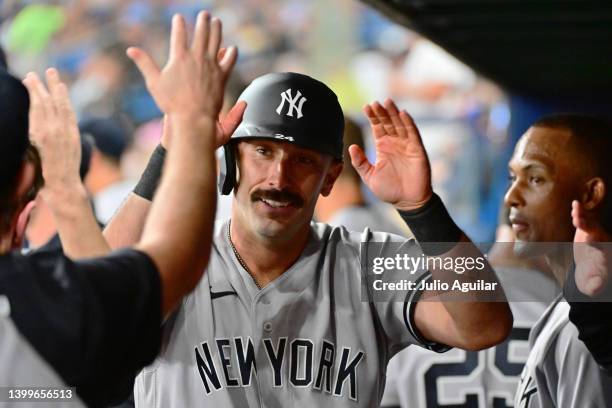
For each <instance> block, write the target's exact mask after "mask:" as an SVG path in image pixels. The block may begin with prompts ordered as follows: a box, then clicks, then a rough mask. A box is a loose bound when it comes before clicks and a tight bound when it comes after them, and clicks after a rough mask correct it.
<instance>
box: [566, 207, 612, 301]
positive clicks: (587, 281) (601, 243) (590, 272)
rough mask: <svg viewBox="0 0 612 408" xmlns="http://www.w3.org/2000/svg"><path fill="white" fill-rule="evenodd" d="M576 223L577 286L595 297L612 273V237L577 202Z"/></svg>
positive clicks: (574, 213) (575, 256) (574, 220)
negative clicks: (611, 272)
mask: <svg viewBox="0 0 612 408" xmlns="http://www.w3.org/2000/svg"><path fill="white" fill-rule="evenodd" d="M572 223H573V224H574V227H576V234H575V235H574V262H575V264H576V286H577V287H578V289H579V290H580V291H581V292H582V293H584V294H585V295H588V296H594V295H597V294H598V293H599V292H601V290H602V289H603V288H604V286H605V285H606V283H607V282H608V279H609V274H610V271H611V270H612V243H610V242H611V241H612V236H611V235H610V234H609V233H608V232H606V231H605V230H604V229H603V227H602V225H601V224H600V223H599V221H598V220H596V219H594V217H593V216H592V215H590V214H588V213H587V211H585V209H584V208H582V206H581V205H580V202H578V201H576V200H574V201H573V202H572Z"/></svg>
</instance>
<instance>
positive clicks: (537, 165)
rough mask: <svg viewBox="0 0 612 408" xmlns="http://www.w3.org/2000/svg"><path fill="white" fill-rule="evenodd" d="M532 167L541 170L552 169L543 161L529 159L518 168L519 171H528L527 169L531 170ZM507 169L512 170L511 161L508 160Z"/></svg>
mask: <svg viewBox="0 0 612 408" xmlns="http://www.w3.org/2000/svg"><path fill="white" fill-rule="evenodd" d="M533 169H542V170H545V171H552V170H551V169H550V167H549V166H546V165H545V164H543V163H538V162H532V161H529V162H528V163H527V164H526V165H524V166H522V167H520V169H519V170H521V171H529V170H533ZM508 170H510V171H512V161H510V162H509V163H508Z"/></svg>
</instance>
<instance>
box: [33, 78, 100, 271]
mask: <svg viewBox="0 0 612 408" xmlns="http://www.w3.org/2000/svg"><path fill="white" fill-rule="evenodd" d="M46 76H47V84H48V86H49V90H47V89H46V87H45V85H44V84H43V83H42V81H41V80H40V79H39V78H38V76H37V75H36V74H34V73H30V74H28V76H27V77H26V79H25V80H24V84H25V85H26V87H27V88H28V91H29V93H30V100H31V104H30V138H31V140H32V143H33V144H34V145H35V146H36V147H37V148H38V150H39V152H40V156H41V162H42V170H43V177H44V179H45V187H44V188H43V189H42V190H41V191H40V194H41V196H42V198H43V200H44V201H45V202H46V203H47V204H48V205H49V207H50V208H51V211H52V212H53V218H54V220H55V224H56V227H57V231H58V233H59V236H60V238H61V241H62V246H63V249H64V253H65V254H66V255H67V256H68V257H70V258H74V259H79V258H89V257H94V256H101V255H104V254H107V253H108V252H110V248H109V246H108V244H107V243H106V241H105V239H104V237H103V236H102V232H101V231H100V227H99V226H98V223H97V221H96V218H95V216H94V213H93V210H92V208H91V205H90V203H89V198H88V195H87V191H86V190H85V187H84V186H83V183H82V182H81V179H80V177H79V165H80V162H81V141H80V135H79V130H78V127H77V121H76V117H75V114H74V111H73V110H72V107H71V105H70V100H69V99H68V90H67V88H66V85H64V84H63V83H62V82H60V79H59V76H58V73H57V71H56V70H55V69H53V68H51V69H49V70H47V73H46Z"/></svg>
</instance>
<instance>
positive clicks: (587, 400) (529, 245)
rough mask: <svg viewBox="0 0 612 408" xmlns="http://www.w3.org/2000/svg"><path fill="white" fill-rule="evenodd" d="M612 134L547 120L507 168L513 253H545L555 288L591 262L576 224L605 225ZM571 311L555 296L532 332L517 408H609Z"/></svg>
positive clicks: (596, 122)
mask: <svg viewBox="0 0 612 408" xmlns="http://www.w3.org/2000/svg"><path fill="white" fill-rule="evenodd" d="M611 133H612V128H611V127H610V125H609V124H607V123H606V122H605V121H603V120H601V119H597V118H593V117H588V116H581V115H570V114H566V115H554V116H550V117H545V118H543V119H540V120H539V121H537V122H536V123H535V124H533V125H532V126H531V127H530V128H529V129H528V130H527V132H526V133H525V134H524V135H523V136H522V137H521V139H520V140H519V142H518V144H517V146H516V148H515V151H514V155H513V157H512V159H511V161H510V163H509V169H510V175H511V180H512V183H511V185H510V188H509V189H508V191H507V193H506V196H505V204H506V206H508V207H509V208H510V221H511V222H512V227H513V229H514V232H515V233H516V237H517V242H516V243H515V251H516V252H517V253H519V254H521V255H523V256H533V255H543V256H544V257H545V258H546V261H547V263H548V265H549V266H550V268H551V270H552V272H553V274H554V275H555V278H556V279H557V281H558V282H559V284H560V285H563V283H564V282H565V280H566V277H567V275H568V274H569V272H570V271H572V270H573V269H574V262H575V265H576V270H578V269H580V268H582V267H583V266H584V265H585V263H586V264H588V263H589V262H591V261H593V259H589V258H588V256H587V257H586V258H585V257H584V256H583V255H584V254H581V253H580V251H582V249H583V248H582V247H581V246H580V245H579V244H574V247H572V244H571V242H572V241H573V240H574V239H575V238H577V237H579V235H580V234H581V233H583V232H584V231H581V230H582V228H581V219H584V218H587V217H589V218H594V219H597V220H598V222H601V223H602V224H603V225H606V227H607V228H609V225H607V222H609V218H607V214H609V213H610V208H609V205H610V201H609V200H607V199H606V194H609V193H607V189H608V186H610V185H611V184H610V183H612V173H611V169H610V166H609V163H608V157H607V152H609V151H610V149H611V148H612V144H611V139H610V134H611ZM572 207H573V211H572ZM570 213H571V215H572V216H570ZM572 217H573V218H572ZM564 242H565V243H568V244H569V245H562V244H560V243H564ZM534 243H538V244H537V245H536V244H534ZM570 275H571V276H572V279H573V275H572V274H570ZM568 313H569V305H568V303H566V302H565V300H564V299H563V297H562V295H559V296H558V297H557V299H555V301H554V302H553V303H552V304H551V305H550V307H549V308H548V309H547V310H546V312H545V313H544V315H543V316H542V317H541V318H540V320H539V321H538V322H537V323H536V325H535V326H534V327H533V329H532V331H531V334H530V337H529V345H530V353H529V356H528V359H527V362H526V363H525V367H524V369H523V372H522V373H521V379H520V384H519V387H518V389H517V393H516V396H515V407H521V408H539V407H546V408H548V407H610V406H612V379H611V378H609V377H607V376H605V375H604V374H603V373H602V372H601V371H600V368H599V367H598V365H597V363H596V362H595V360H594V359H593V357H592V356H591V355H590V354H589V351H588V350H587V348H586V347H585V345H584V343H582V342H581V341H580V340H579V339H578V331H577V329H576V327H575V326H574V325H573V324H572V323H571V322H570V321H569V317H568Z"/></svg>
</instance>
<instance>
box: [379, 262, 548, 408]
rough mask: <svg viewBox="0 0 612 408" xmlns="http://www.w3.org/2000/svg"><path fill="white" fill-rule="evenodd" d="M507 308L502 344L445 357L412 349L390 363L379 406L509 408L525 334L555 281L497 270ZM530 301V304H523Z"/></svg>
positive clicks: (518, 271)
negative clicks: (508, 324)
mask: <svg viewBox="0 0 612 408" xmlns="http://www.w3.org/2000/svg"><path fill="white" fill-rule="evenodd" d="M495 272H496V274H497V277H498V278H499V281H500V283H501V284H502V286H503V287H504V290H505V291H506V293H507V295H508V297H509V298H511V299H520V300H523V301H515V302H511V303H510V308H511V309H512V314H513V315H514V325H513V328H512V331H511V333H510V336H509V337H508V339H507V340H506V341H504V342H503V343H501V344H499V345H498V346H496V347H491V348H489V349H486V350H482V351H479V352H475V351H464V350H459V349H454V350H451V351H449V352H448V353H444V354H437V353H432V352H430V351H428V350H423V349H420V348H416V347H408V348H407V349H405V350H402V351H401V352H399V353H398V354H397V355H396V356H395V357H393V358H392V359H391V361H390V362H389V366H388V368H387V384H386V387H385V392H384V395H383V399H382V403H381V406H382V407H385V408H392V407H393V408H395V407H402V408H412V407H423V408H434V407H435V408H438V407H458V406H461V407H470V408H486V407H493V408H502V407H511V406H513V401H514V394H515V393H516V387H517V385H518V381H519V375H520V373H521V370H522V368H523V365H524V364H525V361H526V360H527V355H528V353H529V345H528V336H529V330H530V329H531V327H532V326H533V325H534V324H535V322H536V321H537V320H538V318H539V317H540V316H541V315H542V313H543V312H544V310H545V309H546V306H547V304H549V303H550V298H549V299H548V302H546V299H541V301H539V302H536V301H533V300H536V299H539V298H540V297H541V296H542V294H544V293H550V289H551V288H553V287H554V282H552V280H551V279H549V278H547V277H546V276H544V275H543V274H542V273H540V272H538V271H534V270H529V269H521V268H496V269H495ZM526 300H530V301H526Z"/></svg>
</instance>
